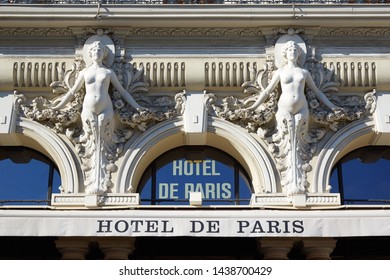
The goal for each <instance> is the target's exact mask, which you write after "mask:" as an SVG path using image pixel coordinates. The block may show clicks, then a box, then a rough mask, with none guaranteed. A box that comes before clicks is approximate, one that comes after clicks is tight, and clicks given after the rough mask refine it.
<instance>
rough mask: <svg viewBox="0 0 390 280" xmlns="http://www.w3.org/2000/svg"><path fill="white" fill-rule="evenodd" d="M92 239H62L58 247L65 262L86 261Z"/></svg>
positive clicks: (59, 240) (58, 241)
mask: <svg viewBox="0 0 390 280" xmlns="http://www.w3.org/2000/svg"><path fill="white" fill-rule="evenodd" d="M89 242H90V239H89V238H86V237H60V238H59V239H58V240H56V247H57V249H58V251H59V252H60V253H61V255H62V259H63V260H85V256H86V255H87V253H88V246H89Z"/></svg>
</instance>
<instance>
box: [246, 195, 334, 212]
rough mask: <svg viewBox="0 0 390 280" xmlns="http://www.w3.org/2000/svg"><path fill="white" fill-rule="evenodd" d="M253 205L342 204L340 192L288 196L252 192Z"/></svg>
mask: <svg viewBox="0 0 390 280" xmlns="http://www.w3.org/2000/svg"><path fill="white" fill-rule="evenodd" d="M251 205H252V206H293V207H298V208H302V207H315V206H317V207H318V206H340V205H341V202H340V194H338V193H327V194H324V193H308V194H296V195H294V196H287V195H285V194H252V198H251Z"/></svg>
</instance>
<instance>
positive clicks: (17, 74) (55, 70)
mask: <svg viewBox="0 0 390 280" xmlns="http://www.w3.org/2000/svg"><path fill="white" fill-rule="evenodd" d="M65 69H66V62H63V61H46V62H42V61H41V60H40V61H26V62H20V61H19V62H14V64H13V84H14V86H15V87H19V88H24V87H27V88H37V87H49V86H50V84H51V83H52V82H54V81H58V80H59V79H61V75H62V73H63V72H65Z"/></svg>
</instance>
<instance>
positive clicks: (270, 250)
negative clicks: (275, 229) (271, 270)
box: [258, 237, 296, 260]
mask: <svg viewBox="0 0 390 280" xmlns="http://www.w3.org/2000/svg"><path fill="white" fill-rule="evenodd" d="M295 241H296V239H295V238H288V237H286V238H283V237H270V238H268V237H267V238H260V239H258V244H259V249H260V251H261V253H262V254H263V255H264V259H265V260H288V254H289V253H290V251H291V249H292V247H293V245H294V242H295Z"/></svg>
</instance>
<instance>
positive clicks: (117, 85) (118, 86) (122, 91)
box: [110, 70, 144, 110]
mask: <svg viewBox="0 0 390 280" xmlns="http://www.w3.org/2000/svg"><path fill="white" fill-rule="evenodd" d="M110 73H111V83H112V85H113V86H114V87H115V88H116V89H117V91H118V92H119V93H120V94H121V95H122V97H123V98H124V99H125V100H126V102H127V103H129V104H130V105H131V106H132V107H133V108H135V109H137V110H140V109H144V107H142V106H140V105H139V104H138V103H137V102H136V101H135V100H134V98H133V97H132V96H131V94H130V93H129V92H128V91H127V90H125V89H124V88H123V86H122V85H121V83H120V82H119V79H118V77H117V75H116V74H115V72H114V71H112V70H111V71H110Z"/></svg>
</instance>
